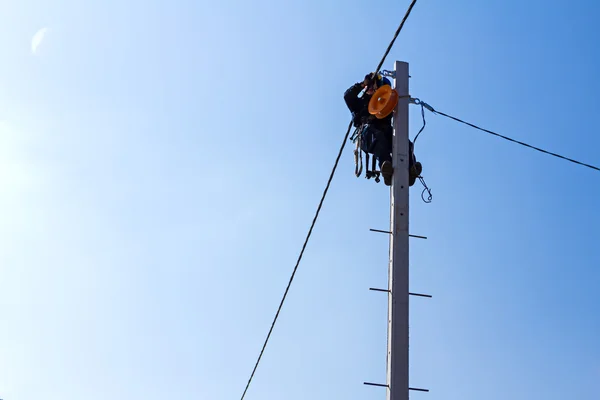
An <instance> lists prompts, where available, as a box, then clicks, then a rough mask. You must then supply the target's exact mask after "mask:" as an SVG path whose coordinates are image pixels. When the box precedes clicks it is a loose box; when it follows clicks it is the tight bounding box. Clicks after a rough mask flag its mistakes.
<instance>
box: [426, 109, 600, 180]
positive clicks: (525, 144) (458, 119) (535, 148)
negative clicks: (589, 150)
mask: <svg viewBox="0 0 600 400" xmlns="http://www.w3.org/2000/svg"><path fill="white" fill-rule="evenodd" d="M415 104H417V105H421V107H425V108H426V109H428V110H429V111H431V112H432V113H434V114H439V115H441V116H444V117H446V118H450V119H452V120H454V121H457V122H460V123H461V124H465V125H468V126H470V127H472V128H475V129H478V130H480V131H483V132H486V133H489V134H490V135H494V136H498V137H500V138H502V139H505V140H508V141H509V142H513V143H517V144H520V145H521V146H525V147H528V148H530V149H533V150H537V151H539V152H541V153H544V154H548V155H551V156H554V157H557V158H561V159H563V160H566V161H570V162H572V163H575V164H578V165H582V166H584V167H587V168H591V169H594V170H596V171H600V168H598V167H596V166H593V165H590V164H586V163H583V162H581V161H577V160H573V159H572V158H568V157H565V156H561V155H560V154H556V153H552V152H551V151H548V150H544V149H540V148H539V147H535V146H532V145H530V144H527V143H525V142H521V141H519V140H516V139H512V138H509V137H508V136H504V135H501V134H499V133H496V132H492V131H490V130H488V129H484V128H481V127H479V126H477V125H474V124H472V123H470V122H466V121H463V120H462V119H460V118H456V117H453V116H451V115H448V114H446V113H443V112H441V111H438V110H435V109H434V108H433V107H431V106H430V105H429V104H427V103H425V102H422V101H421V100H419V99H415ZM421 111H422V109H421ZM423 126H425V119H424V118H423ZM419 133H420V132H419ZM415 140H416V138H415Z"/></svg>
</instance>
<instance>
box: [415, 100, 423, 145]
mask: <svg viewBox="0 0 600 400" xmlns="http://www.w3.org/2000/svg"><path fill="white" fill-rule="evenodd" d="M421 117H422V118H423V126H422V127H421V129H419V133H417V136H415V138H414V140H413V145H414V144H415V143H416V142H417V138H418V137H419V135H420V134H421V132H423V129H425V125H426V122H425V107H423V104H421Z"/></svg>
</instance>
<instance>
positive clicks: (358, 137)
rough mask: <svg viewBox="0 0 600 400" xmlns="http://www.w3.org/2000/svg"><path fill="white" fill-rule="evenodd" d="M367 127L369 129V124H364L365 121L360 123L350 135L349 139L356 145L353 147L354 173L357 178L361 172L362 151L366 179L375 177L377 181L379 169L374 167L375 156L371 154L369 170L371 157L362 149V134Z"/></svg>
mask: <svg viewBox="0 0 600 400" xmlns="http://www.w3.org/2000/svg"><path fill="white" fill-rule="evenodd" d="M367 129H369V124H366V123H365V124H362V125H360V126H359V127H358V128H356V129H355V130H354V133H353V134H352V136H351V137H350V140H352V142H353V143H355V144H356V147H355V148H354V175H356V177H357V178H358V177H360V175H361V174H362V170H363V153H364V154H365V165H366V168H367V169H366V171H365V178H367V179H371V178H375V182H377V183H379V181H380V179H379V175H380V174H381V171H377V169H376V167H377V158H376V157H375V156H373V160H372V164H371V169H370V170H369V159H370V158H371V157H370V155H369V153H367V152H365V151H363V149H362V140H363V134H364V133H365V132H366V131H367Z"/></svg>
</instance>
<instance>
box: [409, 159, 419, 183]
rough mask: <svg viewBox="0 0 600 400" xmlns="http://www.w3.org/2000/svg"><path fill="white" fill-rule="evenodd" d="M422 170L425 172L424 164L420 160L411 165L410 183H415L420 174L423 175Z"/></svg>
mask: <svg viewBox="0 0 600 400" xmlns="http://www.w3.org/2000/svg"><path fill="white" fill-rule="evenodd" d="M421 172H423V166H422V165H421V163H420V162H418V161H417V162H416V163H414V164H413V165H412V167H410V169H409V170H408V185H409V186H412V185H414V184H415V181H416V180H417V178H418V177H419V176H421Z"/></svg>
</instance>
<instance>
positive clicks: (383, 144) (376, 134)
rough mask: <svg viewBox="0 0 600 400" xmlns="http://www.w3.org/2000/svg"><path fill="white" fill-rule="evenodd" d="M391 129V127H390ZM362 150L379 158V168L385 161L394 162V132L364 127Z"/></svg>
mask: <svg viewBox="0 0 600 400" xmlns="http://www.w3.org/2000/svg"><path fill="white" fill-rule="evenodd" d="M390 128H391V127H390ZM360 135H361V141H360V148H361V149H362V151H364V152H365V153H369V154H372V155H373V156H375V158H377V162H378V164H379V168H380V169H381V164H383V163H384V162H385V161H389V162H392V130H391V129H386V130H382V129H378V128H376V127H374V126H372V125H364V126H363V128H362V131H361V133H360Z"/></svg>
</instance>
